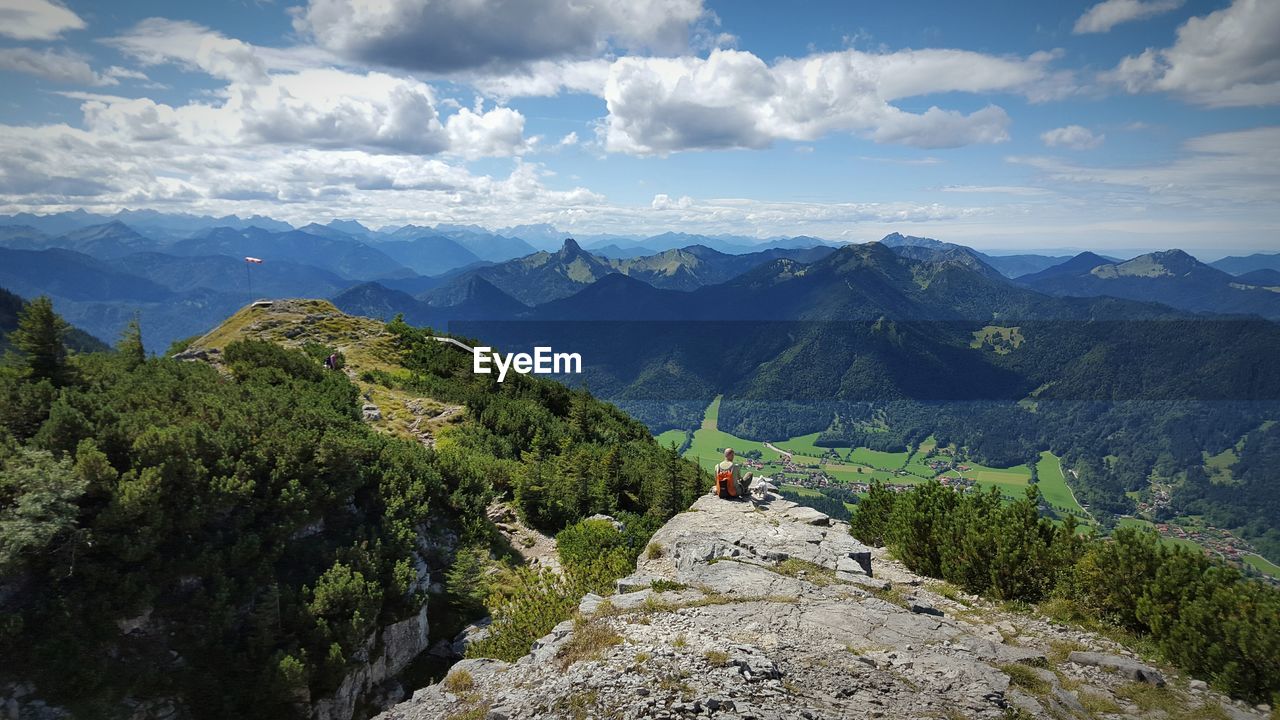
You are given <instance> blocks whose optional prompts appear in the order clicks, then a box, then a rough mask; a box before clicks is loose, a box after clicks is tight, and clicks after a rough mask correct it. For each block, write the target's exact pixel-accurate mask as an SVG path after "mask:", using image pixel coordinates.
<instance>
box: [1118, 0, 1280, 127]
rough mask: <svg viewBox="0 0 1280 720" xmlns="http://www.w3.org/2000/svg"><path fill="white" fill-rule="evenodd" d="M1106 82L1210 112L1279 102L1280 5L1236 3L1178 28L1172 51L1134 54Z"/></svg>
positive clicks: (1258, 0)
mask: <svg viewBox="0 0 1280 720" xmlns="http://www.w3.org/2000/svg"><path fill="white" fill-rule="evenodd" d="M1101 79H1102V80H1104V81H1106V82H1111V83H1115V84H1118V85H1120V86H1122V87H1124V88H1125V89H1126V90H1128V91H1129V92H1131V93H1139V92H1150V91H1163V92H1170V93H1174V94H1176V95H1179V96H1181V97H1183V98H1185V99H1187V100H1188V101H1190V102H1193V103H1197V104H1200V105H1208V106H1211V107H1243V106H1257V105H1275V104H1278V103H1280V2H1275V1H1274V0H1235V2H1233V3H1232V4H1231V5H1230V6H1229V7H1226V8H1223V9H1221V10H1218V11H1215V12H1212V13H1209V14H1208V15H1205V16H1204V17H1195V18H1191V19H1190V20H1188V21H1187V22H1186V23H1184V24H1183V25H1182V26H1181V27H1179V28H1178V37H1177V40H1176V41H1175V42H1174V44H1173V46H1172V47H1169V48H1165V49H1155V48H1148V49H1146V50H1145V51H1144V52H1142V53H1140V54H1138V55H1131V56H1128V57H1126V58H1124V59H1123V60H1121V61H1120V63H1119V64H1118V65H1117V66H1116V67H1115V68H1114V69H1112V70H1110V71H1107V72H1104V73H1102V75H1101Z"/></svg>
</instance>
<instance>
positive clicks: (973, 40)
mask: <svg viewBox="0 0 1280 720" xmlns="http://www.w3.org/2000/svg"><path fill="white" fill-rule="evenodd" d="M103 5H104V4H103V3H90V2H77V1H74V0H71V1H68V2H65V3H60V2H55V0H0V83H3V86H4V91H5V92H4V94H3V98H4V99H3V101H0V212H17V211H34V212H55V211H60V210H67V209H74V208H80V207H83V208H86V209H88V210H91V211H96V212H111V211H114V210H117V209H120V208H144V207H145V208H154V209H157V210H162V211H170V212H193V213H198V214H213V215H221V214H226V213H237V214H241V215H248V214H254V213H261V214H266V215H271V216H273V217H277V218H280V219H284V220H288V221H290V222H294V223H295V224H305V223H307V222H311V221H321V222H323V221H326V220H328V219H330V218H334V217H342V218H355V219H358V220H360V221H362V222H364V223H366V224H368V225H371V226H374V227H377V226H382V225H400V224H405V223H415V224H428V225H429V224H434V223H438V222H458V223H477V224H480V225H484V226H486V227H490V228H501V227H505V226H511V225H517V224H527V223H550V224H553V225H555V226H557V227H559V228H562V229H564V230H566V231H572V232H575V233H578V234H590V233H620V234H648V233H655V232H662V231H665V230H679V231H685V232H705V233H733V234H743V235H749V236H759V237H768V236H776V235H796V234H811V235H819V236H823V237H828V238H832V239H847V240H871V239H876V238H879V237H881V236H883V235H884V234H886V233H887V232H891V231H900V232H904V233H911V234H918V235H928V236H931V237H937V238H940V239H944V240H952V241H956V242H964V243H967V244H970V245H973V246H975V247H979V248H984V249H994V250H1001V249H1005V250H1010V249H1015V248H1029V249H1030V248H1039V249H1046V248H1093V249H1102V250H1106V249H1144V248H1167V247H1183V248H1186V249H1189V250H1195V251H1199V252H1201V254H1204V255H1212V254H1214V253H1225V252H1235V251H1242V250H1262V251H1267V250H1270V251H1276V250H1280V234H1277V231H1278V230H1280V207H1278V205H1277V202H1276V200H1275V197H1276V196H1277V195H1278V194H1280V193H1278V191H1280V113H1278V112H1277V107H1278V106H1280V3H1277V2H1275V1H1274V0H1217V1H1206V2H1194V1H1191V0H1106V1H1105V2H1054V3H1026V2H1021V3H1020V2H1008V1H1004V2H987V3H981V2H974V3H966V4H964V6H963V7H964V9H963V11H959V10H957V9H956V8H957V7H959V6H958V5H957V4H956V3H954V2H903V3H885V2H863V1H861V0H858V1H853V0H845V1H843V2H834V1H833V2H819V1H816V0H811V1H806V0H798V1H797V2H793V3H788V4H786V6H785V8H784V6H783V5H780V4H778V3H771V2H770V3H765V2H745V1H743V0H738V1H735V2H718V1H717V0H600V1H599V2H595V3H591V4H589V5H588V4H585V3H580V2H570V1H569V0H545V1H544V2H538V3H531V2H515V1H514V0H505V1H493V0H491V1H489V2H477V1H476V0H381V1H379V2H374V1H373V0H308V1H305V2H301V4H294V5H291V4H288V2H285V3H275V2H270V1H268V0H260V1H258V2H253V1H251V0H246V1H244V2H225V3H203V4H189V3H181V4H179V3H171V2H144V1H136V2H113V3H110V5H109V6H106V7H104V6H103Z"/></svg>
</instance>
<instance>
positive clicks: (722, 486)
mask: <svg viewBox="0 0 1280 720" xmlns="http://www.w3.org/2000/svg"><path fill="white" fill-rule="evenodd" d="M715 476H716V484H715V487H713V488H712V489H711V492H712V494H715V495H719V496H720V497H721V498H723V499H725V500H742V499H746V498H747V497H749V496H750V495H749V493H750V492H751V479H752V477H754V476H753V475H752V473H747V474H746V475H743V474H742V466H741V465H739V464H738V463H736V462H734V461H733V448H725V449H724V462H722V463H719V464H717V465H716V467H715Z"/></svg>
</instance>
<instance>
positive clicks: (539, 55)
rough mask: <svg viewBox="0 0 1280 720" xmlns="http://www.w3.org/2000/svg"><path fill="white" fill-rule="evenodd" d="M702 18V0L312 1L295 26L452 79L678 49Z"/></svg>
mask: <svg viewBox="0 0 1280 720" xmlns="http://www.w3.org/2000/svg"><path fill="white" fill-rule="evenodd" d="M705 14H706V11H705V10H704V8H703V5H702V0H599V1H597V2H589V3H584V2H578V1H577V0H548V1H547V2H536V3H534V2H525V1H524V0H309V2H308V3H307V5H306V7H304V8H301V9H299V10H298V11H297V12H296V14H295V17H294V27H295V29H296V30H297V31H298V32H299V33H302V34H304V35H309V36H311V37H313V38H314V39H315V41H316V42H317V43H318V44H319V45H320V46H321V47H324V48H326V49H329V50H332V51H333V52H335V53H338V54H340V55H342V56H344V57H346V58H349V59H352V60H357V61H360V62H367V63H373V64H378V65H386V66H390V67H399V68H405V69H409V70H424V71H430V72H454V71H459V70H468V69H475V68H483V67H511V66H518V65H522V64H525V63H528V62H532V61H537V60H549V59H557V58H566V57H587V56H591V55H596V54H598V53H600V52H602V51H604V50H606V49H608V48H609V47H612V46H617V47H622V48H628V49H641V48H648V49H652V50H656V51H658V52H673V51H680V50H682V49H685V48H687V47H688V45H689V40H690V33H691V30H692V28H693V27H694V25H695V23H697V22H698V20H699V19H701V18H703V17H704V15H705Z"/></svg>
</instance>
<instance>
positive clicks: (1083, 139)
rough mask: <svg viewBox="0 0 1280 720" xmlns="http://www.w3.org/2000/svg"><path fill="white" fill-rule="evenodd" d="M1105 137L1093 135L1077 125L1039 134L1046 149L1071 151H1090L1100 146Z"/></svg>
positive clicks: (1090, 131) (1087, 129) (1088, 130)
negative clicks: (1057, 148) (1053, 148)
mask: <svg viewBox="0 0 1280 720" xmlns="http://www.w3.org/2000/svg"><path fill="white" fill-rule="evenodd" d="M1106 137H1107V136H1106V135H1102V134H1098V135H1094V134H1093V131H1092V130H1090V129H1089V128H1086V127H1081V126H1079V125H1067V126H1066V127H1060V128H1054V129H1052V130H1048V131H1046V132H1043V133H1040V140H1041V141H1042V142H1043V143H1044V144H1045V146H1046V147H1065V148H1071V149H1072V150H1092V149H1094V148H1096V147H1099V146H1101V145H1102V142H1103V141H1104V140H1106Z"/></svg>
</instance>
